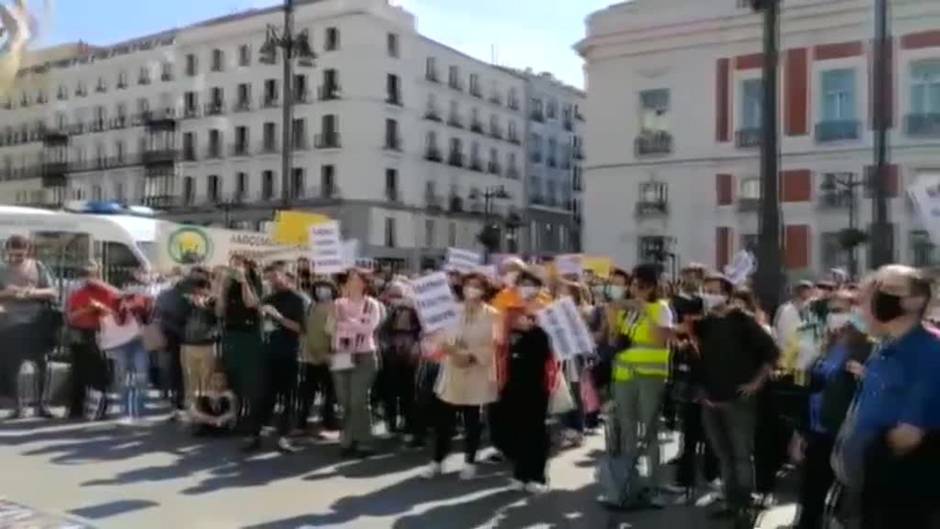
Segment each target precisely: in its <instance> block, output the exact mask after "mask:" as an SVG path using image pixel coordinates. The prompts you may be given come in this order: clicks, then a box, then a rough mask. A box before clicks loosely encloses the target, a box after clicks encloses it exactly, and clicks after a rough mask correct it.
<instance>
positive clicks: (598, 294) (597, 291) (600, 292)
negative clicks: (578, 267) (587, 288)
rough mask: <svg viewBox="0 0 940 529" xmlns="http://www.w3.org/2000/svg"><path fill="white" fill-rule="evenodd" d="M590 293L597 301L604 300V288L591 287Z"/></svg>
mask: <svg viewBox="0 0 940 529" xmlns="http://www.w3.org/2000/svg"><path fill="white" fill-rule="evenodd" d="M591 293H592V294H594V297H595V298H596V299H598V300H601V299H604V287H592V288H591Z"/></svg>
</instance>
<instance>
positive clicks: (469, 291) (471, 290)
mask: <svg viewBox="0 0 940 529" xmlns="http://www.w3.org/2000/svg"><path fill="white" fill-rule="evenodd" d="M463 297H464V299H469V300H471V301H476V300H478V299H480V298H482V297H483V291H482V290H480V289H479V288H477V287H464V289H463Z"/></svg>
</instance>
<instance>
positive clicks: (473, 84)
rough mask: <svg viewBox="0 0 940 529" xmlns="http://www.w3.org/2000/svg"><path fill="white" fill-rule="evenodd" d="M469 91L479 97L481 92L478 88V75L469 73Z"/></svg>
mask: <svg viewBox="0 0 940 529" xmlns="http://www.w3.org/2000/svg"><path fill="white" fill-rule="evenodd" d="M470 93H471V94H472V95H475V96H477V97H479V96H480V95H482V94H483V92H482V91H481V90H480V75H479V74H475V73H472V74H470Z"/></svg>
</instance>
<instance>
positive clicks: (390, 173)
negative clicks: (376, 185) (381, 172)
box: [385, 169, 398, 201]
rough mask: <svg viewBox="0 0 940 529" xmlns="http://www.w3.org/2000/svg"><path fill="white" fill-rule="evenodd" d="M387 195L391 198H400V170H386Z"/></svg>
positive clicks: (393, 199)
mask: <svg viewBox="0 0 940 529" xmlns="http://www.w3.org/2000/svg"><path fill="white" fill-rule="evenodd" d="M385 196H386V198H388V199H389V200H392V201H397V200H398V170H397V169H386V170H385Z"/></svg>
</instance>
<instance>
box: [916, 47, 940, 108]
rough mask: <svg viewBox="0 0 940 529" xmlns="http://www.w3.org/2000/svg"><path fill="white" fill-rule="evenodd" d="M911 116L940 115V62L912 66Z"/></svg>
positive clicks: (920, 62) (933, 61)
mask: <svg viewBox="0 0 940 529" xmlns="http://www.w3.org/2000/svg"><path fill="white" fill-rule="evenodd" d="M911 114H914V115H917V116H923V115H928V114H940V60H938V59H932V60H926V61H918V62H915V63H913V64H912V65H911Z"/></svg>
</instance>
